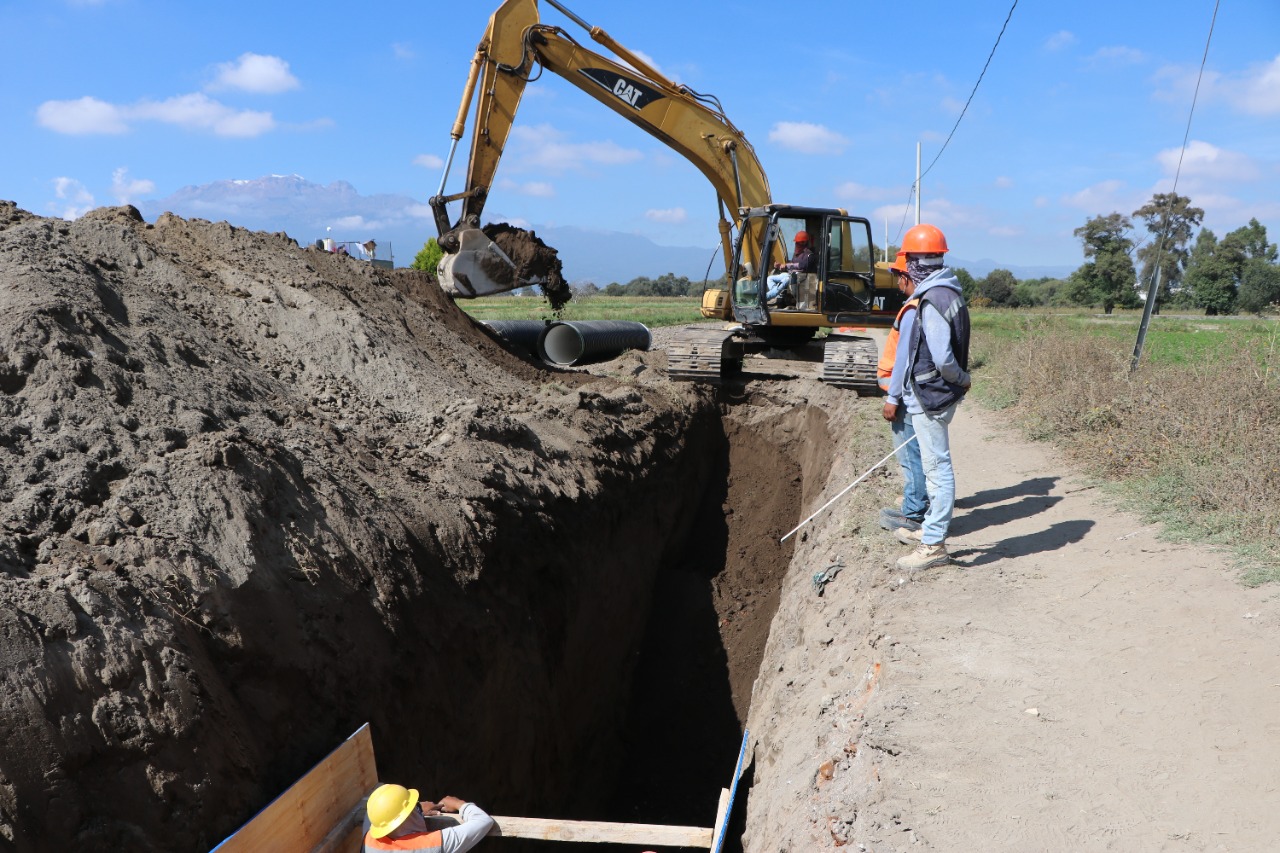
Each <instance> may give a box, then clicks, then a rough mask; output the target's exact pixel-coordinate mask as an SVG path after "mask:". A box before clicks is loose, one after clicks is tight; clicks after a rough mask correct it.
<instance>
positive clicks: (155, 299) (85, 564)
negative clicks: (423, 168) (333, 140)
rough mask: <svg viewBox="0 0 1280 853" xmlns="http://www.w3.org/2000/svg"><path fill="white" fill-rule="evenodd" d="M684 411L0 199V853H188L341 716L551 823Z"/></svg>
mask: <svg viewBox="0 0 1280 853" xmlns="http://www.w3.org/2000/svg"><path fill="white" fill-rule="evenodd" d="M504 248H507V247H504ZM553 254H554V253H553ZM644 369H645V365H644V363H643V362H641V363H639V366H638V367H637V370H639V371H643V370H644ZM682 387H683V388H684V389H688V386H682ZM708 399H709V398H708V397H707V396H706V395H705V394H703V393H702V392H699V391H695V390H692V389H688V390H680V391H678V392H673V391H672V388H671V386H667V385H665V383H662V384H660V385H659V384H655V385H653V386H652V387H649V386H646V385H644V384H643V383H635V382H632V383H630V384H623V383H622V382H621V381H617V380H614V379H611V378H609V377H601V376H587V375H584V374H576V373H555V374H552V373H548V372H546V371H543V370H541V369H540V368H536V367H534V366H533V365H531V364H529V363H527V362H524V361H521V360H519V359H517V358H515V357H513V356H512V355H510V354H509V353H507V352H506V351H505V350H503V349H502V348H501V347H500V346H499V345H498V344H497V343H496V342H495V341H494V340H492V339H491V338H490V337H488V336H487V335H486V333H484V332H483V331H482V330H480V329H479V328H478V327H477V326H475V324H473V323H472V322H471V321H470V320H469V319H468V318H466V317H465V315H463V314H462V313H461V312H459V311H458V310H457V309H456V308H455V307H454V306H453V305H452V303H450V302H449V301H448V300H446V299H445V298H444V297H443V296H442V295H441V294H440V293H439V292H438V290H437V289H436V288H435V287H434V284H433V283H432V282H431V281H430V280H429V279H428V278H426V277H425V275H423V274H420V273H414V272H411V271H383V270H377V269H374V268H373V267H372V266H371V265H369V264H364V263H361V262H359V261H356V260H353V259H350V258H346V257H341V256H336V255H330V254H326V253H322V252H317V251H314V250H309V249H300V248H299V247H298V246H297V244H296V243H295V242H294V241H292V240H291V239H289V238H288V237H287V236H286V235H283V234H277V235H268V234H260V233H251V232H247V231H244V230H241V229H236V228H232V227H230V226H228V225H226V224H225V223H220V224H213V223H209V222H204V221H200V220H191V221H187V220H183V219H179V218H177V217H174V216H171V215H167V214H166V215H164V216H161V217H160V218H159V219H158V220H157V221H156V222H155V223H154V224H147V223H145V222H144V221H143V220H142V219H141V217H140V216H139V215H138V213H137V211H136V210H134V209H133V208H130V207H122V208H107V209H101V210H97V211H94V212H92V213H90V214H88V215H86V216H84V217H83V218H81V219H79V220H77V221H75V222H64V221H62V220H57V219H44V218H41V217H36V216H32V215H30V214H27V213H24V212H22V211H20V210H17V209H16V208H15V207H14V206H13V205H12V204H9V203H0V456H2V457H3V459H4V464H3V465H2V466H0V534H2V535H0V679H3V690H2V691H0V742H3V744H4V746H3V748H0V851H35V850H50V849H70V848H72V847H75V848H76V849H86V850H88V849H98V850H107V849H115V850H135V851H150V850H155V851H160V850H164V851H186V850H203V849H208V848H209V847H210V846H212V845H213V844H215V843H217V842H218V841H219V840H221V839H222V838H223V837H224V836H225V835H227V834H228V833H229V832H231V831H232V830H234V829H235V828H236V827H237V826H238V825H240V823H242V822H243V821H244V820H245V819H247V818H248V817H250V816H251V815H252V814H253V813H254V811H256V810H257V809H258V808H260V807H261V806H263V805H264V804H265V803H266V802H268V801H269V800H270V799H271V798H272V797H274V796H275V795H276V794H277V793H278V792H279V791H281V790H283V789H284V788H285V787H286V786H287V785H288V784H290V783H291V782H292V781H293V780H294V779H296V778H297V777H298V776H299V775H301V773H302V772H304V771H305V770H306V769H307V768H308V767H309V766H310V765H311V764H312V763H313V762H315V761H316V760H317V759H319V758H320V757H321V756H323V755H324V754H325V753H326V752H328V750H330V749H331V748H333V747H334V746H335V745H336V744H338V743H339V742H340V741H341V740H342V738H344V737H345V736H346V735H348V734H349V733H350V732H352V731H354V730H355V729H356V728H357V727H358V726H359V725H360V724H362V723H364V722H366V721H369V722H371V723H372V724H373V732H374V740H375V747H376V749H377V752H378V758H379V770H380V775H381V776H382V777H383V778H384V779H394V780H401V781H405V782H407V783H410V784H413V785H415V786H417V787H420V788H423V789H424V793H427V792H430V794H431V795H443V794H445V793H453V794H457V795H459V796H464V797H467V796H471V797H475V798H477V799H482V800H483V802H484V803H485V805H486V806H489V807H490V808H492V809H493V810H494V811H495V813H505V814H570V813H572V811H573V809H574V808H575V804H577V803H579V802H581V801H582V800H583V799H584V797H590V796H592V794H593V792H594V791H595V790H596V789H598V788H601V787H602V786H603V784H604V780H605V779H606V778H607V776H608V775H610V774H613V773H615V772H616V765H617V763H618V762H617V760H616V759H617V757H618V755H619V750H621V749H622V748H623V744H622V743H621V740H622V738H621V737H620V736H619V734H618V729H619V720H618V716H619V715H620V714H621V713H623V711H622V710H621V709H623V708H624V707H625V705H626V703H627V701H628V700H629V698H630V692H629V691H630V685H631V681H630V674H631V671H632V669H633V668H634V666H635V660H636V657H637V653H638V648H639V646H640V644H641V642H642V639H643V636H644V633H645V630H646V626H647V624H648V620H649V614H650V609H651V608H650V604H651V597H652V596H653V592H652V590H653V587H654V583H655V578H656V577H657V576H658V574H659V572H660V571H662V570H663V568H662V567H670V566H672V565H677V564H679V562H680V559H681V557H682V554H683V552H684V549H683V548H682V546H681V543H683V542H685V541H686V534H687V533H688V532H689V531H688V529H689V527H690V526H691V524H692V520H693V519H694V518H696V517H697V516H698V507H699V506H700V505H701V504H700V502H701V501H702V500H703V497H704V496H703V492H704V491H705V484H706V483H707V482H708V480H709V477H710V475H711V473H712V470H711V469H712V468H713V466H714V464H715V458H716V453H719V454H720V455H721V456H723V454H724V451H723V447H724V443H725V438H724V434H723V431H722V428H721V426H720V422H719V418H718V414H717V413H716V412H715V411H714V408H713V407H712V406H711V405H710V404H709V402H708ZM707 447H713V448H720V449H719V450H717V451H716V452H714V453H713V452H706V448H707ZM712 499H713V500H714V499H715V496H714V495H712ZM786 520H787V521H790V519H786ZM758 653H759V652H758V651H757V652H756V654H758ZM743 677H744V678H746V679H747V681H749V676H747V675H745V674H744V676H743ZM745 683H746V682H744V685H745ZM736 689H737V691H738V692H740V693H745V687H739V688H736ZM739 701H741V700H739ZM713 796H714V794H713Z"/></svg>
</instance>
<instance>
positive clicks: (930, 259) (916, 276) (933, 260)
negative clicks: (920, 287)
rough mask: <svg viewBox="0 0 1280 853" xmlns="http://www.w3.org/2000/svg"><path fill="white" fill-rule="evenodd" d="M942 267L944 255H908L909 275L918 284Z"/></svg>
mask: <svg viewBox="0 0 1280 853" xmlns="http://www.w3.org/2000/svg"><path fill="white" fill-rule="evenodd" d="M940 269H942V255H914V256H912V255H908V256H907V275H909V276H911V280H912V281H914V282H915V283H916V284H919V283H920V282H922V281H924V280H925V279H926V278H928V277H929V276H931V275H933V274H934V273H936V272H937V271H938V270H940Z"/></svg>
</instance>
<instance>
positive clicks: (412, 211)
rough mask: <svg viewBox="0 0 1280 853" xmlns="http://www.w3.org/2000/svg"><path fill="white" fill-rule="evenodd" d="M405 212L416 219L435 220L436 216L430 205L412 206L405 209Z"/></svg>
mask: <svg viewBox="0 0 1280 853" xmlns="http://www.w3.org/2000/svg"><path fill="white" fill-rule="evenodd" d="M404 212H405V213H406V214H408V215H409V216H412V217H414V218H415V219H434V218H435V214H434V213H433V212H432V210H431V206H430V205H426V204H411V205H409V206H408V207H406V208H405V209H404Z"/></svg>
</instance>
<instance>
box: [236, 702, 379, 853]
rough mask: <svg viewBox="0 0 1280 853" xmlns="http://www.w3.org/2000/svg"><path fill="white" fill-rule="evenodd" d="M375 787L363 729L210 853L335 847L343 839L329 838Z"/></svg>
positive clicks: (297, 852)
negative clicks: (322, 846) (324, 845)
mask: <svg viewBox="0 0 1280 853" xmlns="http://www.w3.org/2000/svg"><path fill="white" fill-rule="evenodd" d="M377 784H378V768H377V764H376V763H375V760H374V756H373V738H372V736H371V735H370V733H369V724H368V723H365V724H364V725H363V726H361V727H360V728H359V729H358V730H357V731H356V732H355V733H354V734H352V735H351V737H349V738H347V739H346V741H344V742H343V743H342V745H341V746H339V747H338V748H337V749H335V750H334V751H333V752H331V753H329V755H328V756H327V757H325V759H324V760H323V761H321V762H320V763H319V764H317V765H316V766H315V767H313V768H311V770H310V771H308V772H307V774H306V775H305V776H303V777H302V778H301V779H299V780H298V781H297V782H295V783H293V785H292V786H291V787H290V788H289V789H288V790H287V791H285V792H284V793H283V794H281V795H280V796H278V797H276V798H275V799H274V800H273V801H272V802H271V803H270V804H268V805H267V807H266V808H264V809H263V810H262V811H260V812H258V814H257V815H255V816H254V817H253V819H252V820H250V821H249V822H248V823H246V824H245V825H244V826H242V827H241V828H240V829H239V830H237V831H236V832H235V833H234V834H232V835H230V836H228V837H227V838H226V839H225V840H224V841H223V842H222V843H221V844H219V845H218V846H217V847H215V848H213V851H214V853H256V851H262V850H272V851H279V853H311V851H313V850H314V849H315V848H316V847H317V846H319V845H321V844H327V843H330V842H332V843H340V842H341V841H343V840H344V839H345V838H346V837H347V835H346V834H345V833H342V832H339V834H338V837H337V838H333V839H331V838H330V836H331V835H332V834H333V833H334V831H335V830H337V829H339V825H340V824H344V823H345V822H346V821H347V820H348V819H350V817H351V815H352V814H353V813H354V814H355V815H356V816H357V818H358V817H359V814H360V810H359V807H360V803H361V800H363V799H364V798H365V797H366V796H368V794H369V792H370V791H372V790H373V789H374V787H376V786H377ZM355 831H356V832H357V833H358V832H359V826H358V825H357V826H356V828H355Z"/></svg>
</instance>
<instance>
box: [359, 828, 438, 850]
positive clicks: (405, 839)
mask: <svg viewBox="0 0 1280 853" xmlns="http://www.w3.org/2000/svg"><path fill="white" fill-rule="evenodd" d="M443 846H444V835H443V834H442V833H441V831H440V830H438V829H437V830H436V831H435V832H411V833H409V834H408V835H404V836H401V837H400V838H374V837H373V836H372V835H368V834H366V835H365V837H364V849H365V850H366V851H368V850H439V849H440V848H441V847H443Z"/></svg>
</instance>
